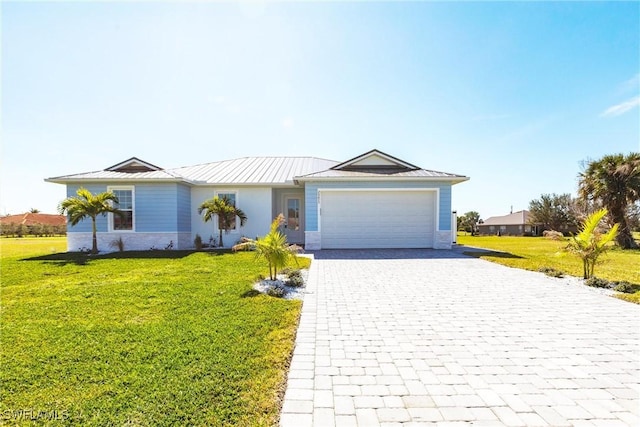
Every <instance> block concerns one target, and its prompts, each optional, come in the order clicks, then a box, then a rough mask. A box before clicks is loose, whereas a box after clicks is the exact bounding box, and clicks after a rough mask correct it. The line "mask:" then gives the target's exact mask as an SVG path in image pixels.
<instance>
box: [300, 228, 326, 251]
mask: <svg viewBox="0 0 640 427" xmlns="http://www.w3.org/2000/svg"><path fill="white" fill-rule="evenodd" d="M304 248H305V249H306V250H310V251H317V250H320V249H322V244H321V239H320V232H319V231H305V232H304Z"/></svg>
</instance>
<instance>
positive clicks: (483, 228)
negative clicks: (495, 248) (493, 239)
mask: <svg viewBox="0 0 640 427" xmlns="http://www.w3.org/2000/svg"><path fill="white" fill-rule="evenodd" d="M529 216H530V215H529V211H527V210H523V211H518V212H513V213H510V214H509V215H503V216H492V217H490V218H487V219H486V220H485V221H484V222H483V223H482V224H479V225H478V231H479V233H480V234H495V235H501V236H541V235H542V231H543V227H542V224H530V223H529Z"/></svg>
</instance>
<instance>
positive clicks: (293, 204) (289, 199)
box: [272, 189, 304, 245]
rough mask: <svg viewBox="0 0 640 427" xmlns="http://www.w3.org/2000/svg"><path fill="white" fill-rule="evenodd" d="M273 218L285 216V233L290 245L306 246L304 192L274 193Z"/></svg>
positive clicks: (280, 190) (277, 190) (291, 190)
mask: <svg viewBox="0 0 640 427" xmlns="http://www.w3.org/2000/svg"><path fill="white" fill-rule="evenodd" d="M272 206H273V208H274V210H273V218H275V217H276V216H278V215H279V214H283V215H284V220H285V223H284V226H283V231H284V233H285V235H286V236H287V241H288V242H289V243H296V244H298V245H303V244H304V190H298V189H276V190H274V191H273V204H272Z"/></svg>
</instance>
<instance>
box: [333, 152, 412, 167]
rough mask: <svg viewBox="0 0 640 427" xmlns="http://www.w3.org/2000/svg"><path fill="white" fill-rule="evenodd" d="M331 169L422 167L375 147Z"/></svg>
mask: <svg viewBox="0 0 640 427" xmlns="http://www.w3.org/2000/svg"><path fill="white" fill-rule="evenodd" d="M331 169H335V170H351V171H357V170H375V169H381V170H384V169H397V170H415V169H420V168H419V167H417V166H414V165H412V164H411V163H407V162H405V161H404V160H400V159H398V158H397V157H393V156H391V155H389V154H387V153H383V152H382V151H380V150H375V149H374V150H371V151H368V152H366V153H364V154H361V155H359V156H357V157H354V158H353V159H351V160H347V161H346V162H342V163H340V164H339V165H336V166H334V167H332V168H331Z"/></svg>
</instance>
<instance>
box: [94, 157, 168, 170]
mask: <svg viewBox="0 0 640 427" xmlns="http://www.w3.org/2000/svg"><path fill="white" fill-rule="evenodd" d="M105 170H106V171H113V172H125V173H135V172H151V171H159V170H162V168H161V167H159V166H156V165H152V164H151V163H148V162H145V161H144V160H140V159H139V158H137V157H132V158H130V159H128V160H125V161H124V162H120V163H118V164H116V165H113V166H111V167H108V168H106V169H105Z"/></svg>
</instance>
